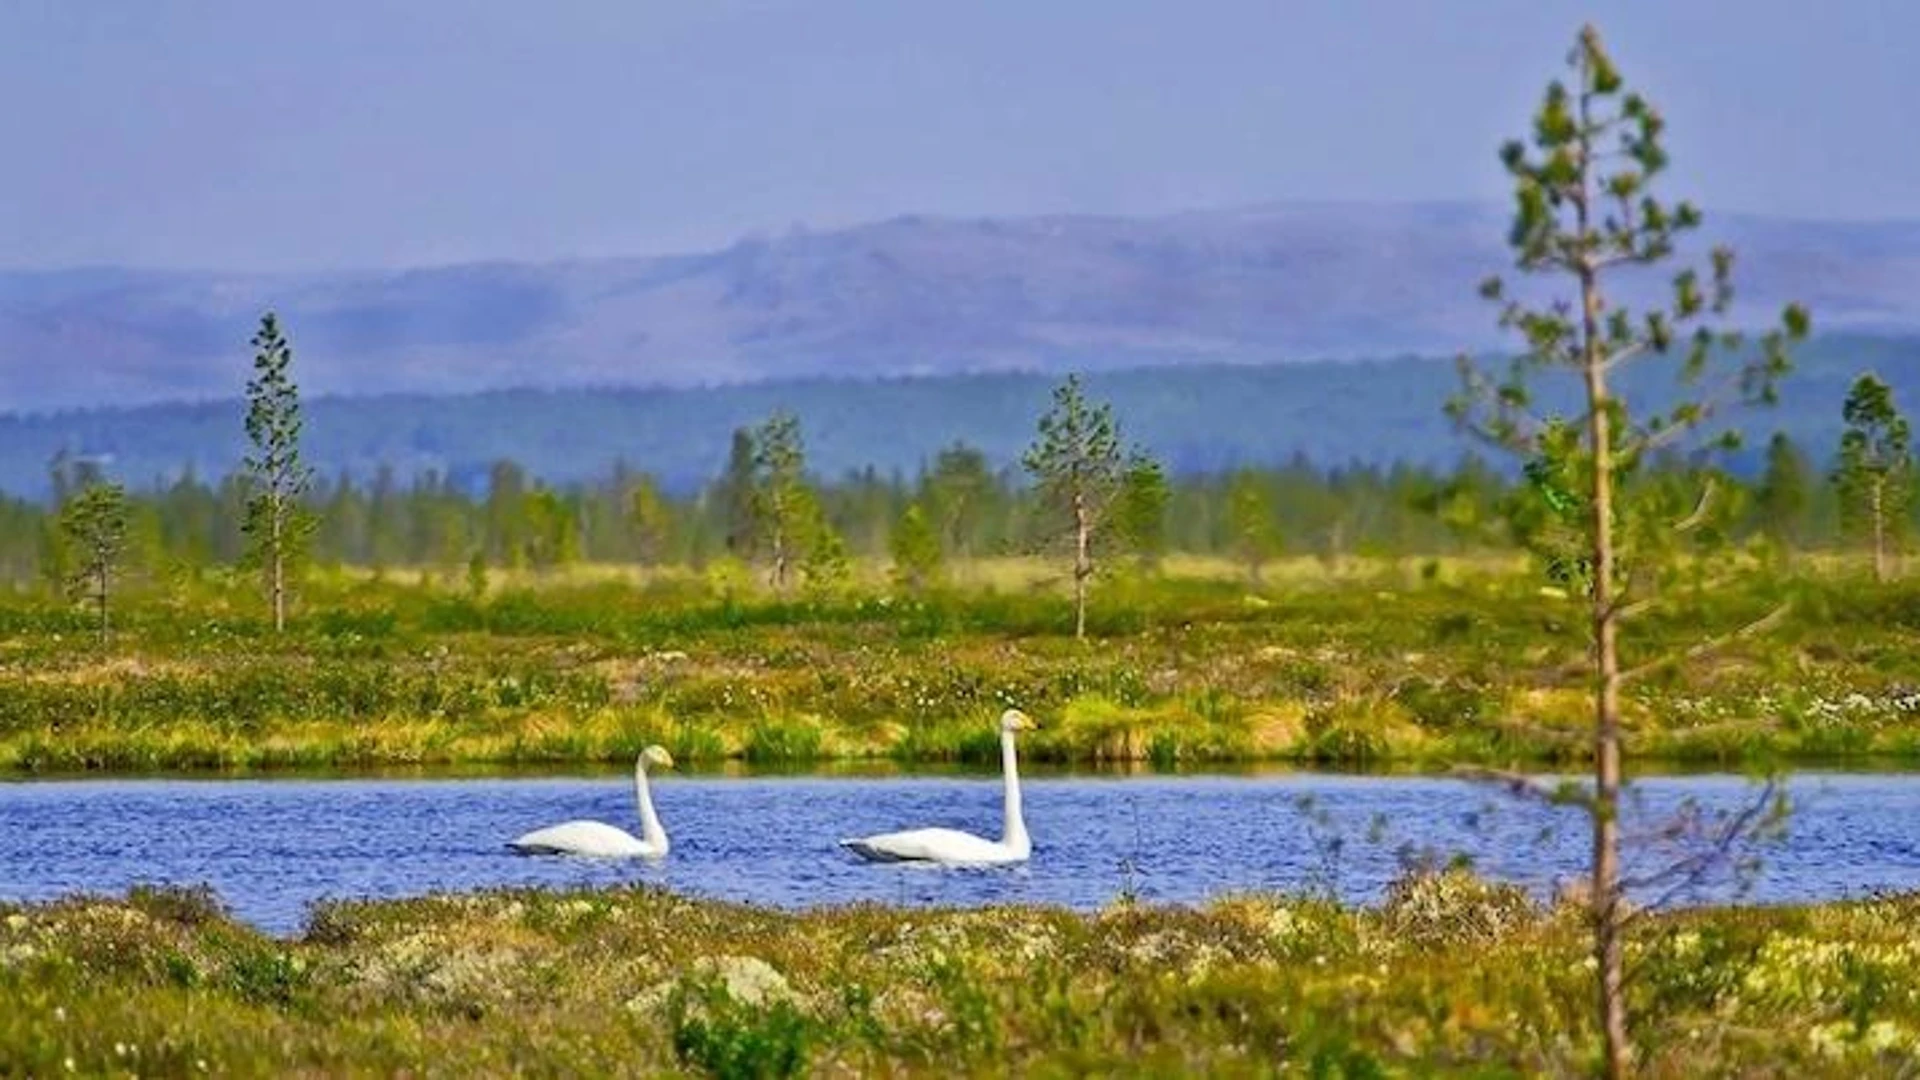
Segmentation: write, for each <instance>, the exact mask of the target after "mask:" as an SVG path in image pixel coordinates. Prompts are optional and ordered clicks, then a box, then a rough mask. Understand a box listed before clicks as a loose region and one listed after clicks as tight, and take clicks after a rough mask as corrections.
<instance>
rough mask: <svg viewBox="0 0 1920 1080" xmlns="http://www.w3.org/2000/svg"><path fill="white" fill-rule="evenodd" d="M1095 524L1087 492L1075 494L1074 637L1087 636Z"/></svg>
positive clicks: (1081, 637) (1082, 637)
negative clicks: (1092, 520)
mask: <svg viewBox="0 0 1920 1080" xmlns="http://www.w3.org/2000/svg"><path fill="white" fill-rule="evenodd" d="M1092 533H1093V524H1092V522H1091V521H1090V520H1089V517H1088V513H1087V496H1086V493H1085V492H1081V491H1076V492H1074V493H1073V540H1074V552H1073V636H1074V637H1075V638H1077V639H1085V638H1086V636H1087V579H1088V578H1089V577H1091V576H1093V559H1092V557H1091V556H1090V555H1089V554H1088V551H1087V548H1088V544H1089V542H1090V541H1091V539H1092Z"/></svg>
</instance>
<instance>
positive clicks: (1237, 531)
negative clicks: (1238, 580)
mask: <svg viewBox="0 0 1920 1080" xmlns="http://www.w3.org/2000/svg"><path fill="white" fill-rule="evenodd" d="M1278 521H1279V513H1278V512H1277V511H1276V510H1275V508H1274V503H1273V492H1272V490H1271V489H1270V488H1269V487H1268V485H1267V483H1266V481H1265V480H1264V479H1262V477H1261V476H1260V474H1259V473H1257V472H1254V471H1253V470H1252V469H1241V470H1240V471H1238V472H1236V473H1234V474H1233V478H1232V479H1231V480H1228V481H1227V533H1228V537H1229V541H1228V542H1229V543H1230V544H1231V545H1232V547H1233V553H1234V555H1235V556H1237V557H1238V558H1239V559H1240V562H1241V564H1242V565H1244V566H1245V567H1246V568H1247V580H1248V581H1249V582H1251V583H1253V584H1255V585H1258V584H1260V571H1261V568H1262V567H1264V566H1265V565H1266V564H1267V562H1268V560H1270V559H1272V558H1273V557H1274V555H1275V554H1277V553H1278V552H1279V550H1280V530H1279V525H1278Z"/></svg>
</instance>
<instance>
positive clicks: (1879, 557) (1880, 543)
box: [1873, 480, 1887, 581]
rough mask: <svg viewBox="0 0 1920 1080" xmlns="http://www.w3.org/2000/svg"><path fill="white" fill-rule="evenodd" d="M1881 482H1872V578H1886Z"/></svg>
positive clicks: (1885, 545) (1884, 517)
mask: <svg viewBox="0 0 1920 1080" xmlns="http://www.w3.org/2000/svg"><path fill="white" fill-rule="evenodd" d="M1881 487H1882V483H1881V481H1879V480H1875V481H1874V482H1873V580H1875V581H1885V580H1887V516H1886V511H1885V507H1884V505H1883V503H1882V500H1881Z"/></svg>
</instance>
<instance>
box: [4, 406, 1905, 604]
mask: <svg viewBox="0 0 1920 1080" xmlns="http://www.w3.org/2000/svg"><path fill="white" fill-rule="evenodd" d="M756 434H757V432H755V431H752V430H747V429H743V430H741V431H739V432H737V433H736V434H735V436H734V446H733V452H732V455H731V457H730V460H729V463H728V465H727V467H726V469H725V470H724V471H723V472H722V473H721V474H720V475H718V476H716V477H714V478H713V479H712V480H711V481H710V482H709V483H708V484H707V485H705V486H704V487H703V488H701V489H700V490H699V491H697V492H695V493H692V494H686V495H675V494H671V493H670V492H669V489H667V488H666V487H665V486H664V485H662V484H661V483H660V482H659V481H658V480H657V479H656V478H655V477H654V476H652V475H651V474H649V473H648V472H647V471H646V470H645V469H644V468H641V467H638V466H632V465H626V464H620V465H616V466H615V467H614V468H612V469H611V470H610V471H608V472H607V473H606V475H604V476H602V477H601V478H599V479H598V480H595V481H593V482H590V483H580V484H567V485H552V484H547V483H544V482H542V481H541V480H540V479H539V478H538V477H535V476H532V475H530V474H529V473H528V471H527V470H526V469H525V468H523V467H522V466H520V465H518V464H516V463H514V462H511V461H501V462H497V463H496V464H495V465H494V466H493V467H492V469H491V470H490V471H489V474H488V476H487V479H486V483H485V485H484V487H483V489H482V490H481V491H479V492H470V491H469V490H467V488H466V487H464V486H462V485H458V484H455V483H453V482H452V481H451V480H450V479H449V478H448V477H447V476H445V475H442V474H439V473H435V472H432V471H429V472H425V473H422V474H420V475H416V476H409V477H402V476H399V475H396V474H395V472H394V471H393V470H391V469H381V470H379V471H377V472H376V473H375V474H374V475H373V476H372V477H369V478H366V479H364V480H357V479H355V478H353V477H351V476H348V475H341V476H337V477H332V478H320V479H317V480H316V481H315V482H314V484H313V487H312V490H311V491H310V492H309V493H308V494H307V496H306V506H307V509H308V510H309V511H310V512H311V513H312V515H313V517H314V519H315V524H314V527H313V532H312V535H311V538H310V546H309V547H308V549H307V552H306V556H307V558H308V559H309V560H310V561H311V562H312V563H313V564H315V565H319V566H354V567H363V568H373V569H376V570H381V569H386V570H393V571H400V570H425V571H428V572H430V573H432V574H435V575H436V576H442V577H445V578H446V579H448V580H454V579H457V578H459V577H460V576H461V575H465V574H468V573H471V572H476V571H483V570H488V569H524V570H532V571H544V570H555V569H559V568H562V567H565V566H567V565H569V564H576V563H615V564H627V565H635V566H667V565H671V566H691V567H703V566H706V565H708V564H711V563H713V562H714V561H715V560H719V559H723V558H729V557H731V558H734V559H738V560H741V561H744V562H748V563H755V564H762V565H764V564H765V563H767V561H768V560H769V559H770V558H772V556H773V552H772V551H771V550H770V546H771V540H770V539H769V537H768V535H767V532H766V530H765V529H764V528H763V527H762V526H763V522H762V518H763V517H764V516H765V514H766V513H767V510H766V507H765V506H764V505H763V503H764V499H763V498H756V492H757V491H759V490H760V489H761V488H762V487H763V486H764V484H765V478H764V476H761V475H760V474H761V473H762V472H764V469H763V468H761V467H760V466H757V465H756V460H755V459H756V451H757V449H758V448H757V446H756ZM801 434H802V433H800V432H799V431H798V430H797V425H796V426H795V428H794V430H793V435H794V436H796V437H798V436H800V435H801ZM797 441H798V439H797V438H796V442H797ZM798 454H799V457H798V460H797V462H793V463H789V464H788V465H787V466H786V467H787V468H789V469H791V470H793V472H794V474H795V476H796V477H797V478H798V480H797V483H798V485H799V487H798V488H796V489H795V490H801V491H804V492H805V493H806V495H807V497H808V498H811V499H813V500H815V501H816V502H817V507H818V510H819V514H820V518H819V520H818V521H817V522H815V523H810V524H816V525H823V526H824V527H825V528H827V529H830V530H831V531H832V533H833V534H834V535H835V536H836V537H837V538H838V539H839V540H840V541H841V543H842V544H843V545H844V550H845V554H846V555H847V556H849V557H854V558H859V559H864V560H881V561H885V562H888V563H889V564H891V563H892V562H894V561H896V557H897V556H904V557H905V559H906V560H907V561H914V560H918V561H920V562H922V563H926V564H929V565H930V566H932V567H936V568H937V567H938V566H941V565H947V564H952V563H955V562H964V561H966V560H969V559H974V558H980V557H992V556H1005V555H1017V554H1027V553H1032V552H1036V551H1041V550H1047V549H1051V548H1052V547H1054V546H1055V545H1056V542H1057V541H1058V539H1059V536H1058V532H1059V529H1058V527H1057V526H1056V525H1055V524H1054V523H1053V522H1052V521H1051V520H1050V518H1049V516H1048V515H1047V514H1046V512H1045V507H1044V505H1043V503H1042V501H1041V499H1040V497H1039V492H1038V490H1037V489H1036V487H1035V485H1034V484H1033V483H1032V481H1031V478H1030V476H1029V475H1028V474H1027V473H1026V472H1025V471H1024V470H1019V469H1012V468H1003V469H995V468H993V467H992V466H991V465H990V463H989V461H988V459H987V457H986V455H985V454H983V453H982V452H981V451H980V450H978V449H976V448H974V447H971V446H968V445H966V444H964V443H956V444H954V445H953V446H950V447H949V448H947V449H946V450H943V451H941V452H940V453H939V454H938V455H936V456H935V458H934V459H933V460H932V461H930V462H928V463H926V465H925V466H924V467H922V468H920V469H918V470H916V471H915V472H913V473H912V474H909V475H902V474H900V473H887V474H882V473H880V472H878V471H876V470H873V469H866V470H861V471H859V472H854V473H849V474H846V475H843V476H840V477H837V478H821V477H816V476H813V475H811V474H809V473H808V472H807V471H806V469H805V451H804V444H803V443H802V444H800V445H799V447H798ZM1820 456H1821V457H1825V456H1828V455H1826V454H1822V455H1820ZM1813 460H1814V455H1812V454H1810V453H1809V452H1808V450H1807V448H1804V447H1801V446H1799V445H1797V444H1795V443H1794V442H1793V441H1792V440H1790V439H1787V438H1786V437H1784V436H1781V437H1777V438H1776V439H1775V440H1774V441H1773V442H1772V444H1771V445H1769V446H1768V447H1767V454H1766V467H1765V469H1764V470H1763V472H1762V473H1761V474H1760V475H1759V476H1758V477H1756V478H1754V479H1753V480H1752V481H1741V480H1739V479H1738V478H1734V477H1728V476H1722V477H1720V478H1719V480H1718V483H1719V484H1720V485H1721V486H1720V489H1719V490H1720V491H1721V496H1720V498H1721V499H1722V500H1723V501H1724V502H1725V504H1726V505H1727V507H1728V510H1729V512H1730V514H1731V517H1732V524H1731V527H1730V532H1731V536H1732V538H1733V539H1734V540H1736V541H1748V540H1755V539H1771V540H1776V541H1778V542H1779V543H1780V544H1782V545H1784V546H1786V547H1789V548H1794V549H1818V548H1834V547H1837V546H1840V545H1842V544H1843V543H1846V542H1847V536H1849V535H1856V534H1854V533H1849V532H1848V531H1846V530H1843V514H1842V499H1841V492H1842V487H1841V486H1840V485H1836V484H1835V483H1832V482H1830V478H1829V477H1828V476H1827V475H1825V474H1823V473H1822V472H1820V471H1817V470H1816V469H1815V467H1814V466H1813V464H1812V461H1813ZM1666 471H1667V472H1668V473H1670V474H1673V475H1674V476H1675V478H1676V479H1690V478H1689V477H1688V476H1687V474H1688V473H1689V472H1690V471H1691V470H1690V469H1688V468H1687V467H1685V466H1682V465H1679V464H1671V465H1669V466H1668V467H1667V470H1666ZM99 472H100V469H99V467H98V466H97V465H96V464H94V463H92V462H88V461H84V460H74V459H70V458H60V459H56V461H55V462H54V463H53V464H52V467H51V473H52V484H53V492H54V495H53V505H52V506H49V505H47V504H45V503H42V502H38V501H34V500H28V499H22V498H11V497H7V498H0V580H4V581H5V582H7V583H8V584H10V585H12V586H13V587H15V588H21V587H31V586H34V585H36V584H37V583H45V584H48V585H54V584H58V583H60V582H62V581H65V580H67V579H68V577H69V576H70V575H71V574H72V572H73V571H74V569H75V566H74V556H73V553H72V552H71V551H70V550H68V548H69V547H70V545H68V544H67V543H66V542H65V541H64V540H63V536H62V532H61V529H60V526H59V518H60V515H59V512H58V509H57V508H58V507H60V506H65V505H68V504H69V503H71V502H72V501H73V500H74V499H75V498H76V497H77V496H78V495H79V494H80V493H81V492H83V491H85V490H86V489H87V488H88V487H89V486H90V485H91V484H92V483H93V481H94V480H95V479H96V478H97V477H98V475H99ZM1656 475H1659V473H1658V472H1656ZM1524 490H1525V480H1524V478H1510V477H1507V476H1504V475H1502V474H1501V473H1498V472H1496V471H1495V470H1493V469H1492V468H1491V467H1490V466H1489V465H1488V464H1486V463H1485V462H1483V461H1482V460H1480V459H1477V458H1473V457H1469V458H1467V459H1465V460H1464V461H1463V462H1462V463H1461V464H1460V465H1459V466H1458V467H1456V468H1454V469H1451V470H1438V469H1432V468H1426V467H1422V466H1417V465H1406V464H1403V465H1394V466H1389V467H1378V466H1372V465H1364V464H1355V465H1350V466H1323V465H1320V464H1317V463H1315V462H1312V461H1309V460H1306V459H1305V458H1299V457H1297V458H1295V459H1294V460H1293V461H1291V462H1288V463H1286V464H1283V465H1280V466H1276V467H1269V468H1248V469H1240V470H1236V471H1233V472H1229V473H1221V474H1213V475H1205V476H1186V477H1179V476H1175V477H1170V478H1168V480H1167V492H1166V498H1165V502H1164V507H1163V508H1162V510H1161V511H1160V512H1159V513H1158V514H1157V517H1158V520H1157V521H1148V522H1145V523H1144V524H1141V523H1135V529H1134V534H1133V535H1126V536H1115V537H1112V538H1111V539H1110V540H1109V541H1108V542H1107V543H1106V544H1105V545H1104V546H1105V548H1106V549H1107V550H1108V551H1109V552H1111V553H1114V554H1120V555H1122V556H1124V557H1127V558H1132V559H1137V560H1143V561H1147V562H1151V561H1152V560H1153V559H1155V558H1157V557H1158V556H1161V555H1164V554H1167V553H1173V552H1179V553H1191V554H1204V555H1215V556H1226V557H1231V558H1233V559H1235V560H1238V561H1240V562H1242V563H1243V564H1245V565H1246V567H1247V569H1248V571H1249V573H1257V572H1258V569H1259V566H1260V563H1262V562H1263V561H1265V560H1267V559H1270V558H1273V557H1276V556H1278V555H1281V554H1288V555H1312V556H1316V557H1319V558H1322V559H1325V560H1328V561H1330V562H1337V561H1338V560H1340V559H1342V558H1346V557H1350V556H1396V555H1420V554H1446V553H1455V552H1461V551H1464V550H1469V549H1476V548H1478V549H1485V548H1498V547H1503V546H1505V545H1506V543H1507V542H1508V539H1507V537H1506V536H1505V534H1504V533H1503V532H1502V531H1501V530H1499V529H1495V528H1491V527H1487V523H1489V522H1493V521H1495V520H1497V519H1499V518H1500V516H1501V509H1502V507H1503V505H1504V504H1506V503H1508V502H1510V501H1512V500H1513V499H1515V498H1516V497H1517V496H1519V495H1521V494H1522V493H1523V492H1524ZM246 500H247V487H246V484H245V481H244V477H242V476H240V475H238V474H236V475H233V476H228V477H223V478H218V479H211V478H204V477H199V476H196V475H194V474H193V473H192V472H191V471H188V472H186V473H185V474H184V475H182V476H181V477H180V478H179V479H177V480H176V481H174V482H172V483H171V484H168V485H166V486H164V487H159V488H155V489H149V490H143V491H131V492H129V493H128V494H127V496H126V519H127V525H126V538H125V545H126V551H125V559H124V562H125V564H126V567H127V570H128V571H129V574H130V577H131V579H132V580H134V581H136V582H137V581H139V580H140V579H151V578H156V577H165V576H168V575H175V574H180V573H192V572H194V571H196V570H199V569H202V568H207V567H213V566H220V565H233V564H236V563H239V562H240V561H241V560H242V559H243V556H244V555H245V552H246V537H245V535H244V533H243V525H244V522H245V519H246ZM1901 509H1902V511H1903V513H1902V516H1901V518H1900V520H1899V522H1897V523H1895V524H1897V525H1898V526H1900V528H1898V529H1895V530H1893V531H1894V532H1895V533H1896V534H1899V533H1901V532H1903V531H1904V530H1905V529H1908V528H1910V527H1911V526H1912V525H1913V524H1915V522H1914V521H1913V517H1912V514H1911V512H1909V511H1907V509H1906V508H1905V507H1902V508H1901ZM790 532H791V533H792V534H793V535H792V536H790V538H789V540H788V541H787V542H789V543H790V544H791V545H793V546H794V549H795V552H796V557H800V556H803V555H804V552H802V551H799V550H798V549H799V548H801V547H804V546H806V544H807V542H808V540H809V538H808V537H806V536H804V535H801V534H804V533H805V532H806V529H805V528H796V529H792V530H790ZM1857 535H1861V537H1862V539H1863V541H1864V540H1865V539H1867V537H1866V536H1865V534H1864V533H1859V534H1857ZM1895 539H1897V535H1896V537H1895ZM916 543H917V544H919V545H920V550H919V552H917V553H915V552H912V551H908V550H903V547H904V546H908V545H912V544H916Z"/></svg>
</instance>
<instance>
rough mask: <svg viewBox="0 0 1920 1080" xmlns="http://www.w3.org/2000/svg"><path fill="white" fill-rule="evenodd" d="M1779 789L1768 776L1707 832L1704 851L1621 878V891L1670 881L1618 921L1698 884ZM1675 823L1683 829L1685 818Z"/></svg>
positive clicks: (1747, 831) (1744, 834)
mask: <svg viewBox="0 0 1920 1080" xmlns="http://www.w3.org/2000/svg"><path fill="white" fill-rule="evenodd" d="M1779 788H1780V784H1779V781H1778V780H1775V779H1772V778H1769V779H1768V780H1767V782H1766V783H1765V784H1763V785H1761V788H1760V793H1759V795H1758V796H1757V797H1756V798H1755V799H1754V800H1753V801H1752V802H1751V803H1749V804H1747V805H1746V806H1744V807H1742V808H1741V810H1740V812H1739V813H1737V814H1734V815H1733V816H1732V817H1730V818H1727V819H1725V820H1724V821H1723V822H1722V823H1721V825H1720V828H1719V829H1718V830H1717V831H1716V832H1714V833H1712V834H1710V835H1709V837H1708V840H1707V845H1706V847H1705V848H1704V849H1703V850H1700V851H1696V852H1695V853H1693V854H1692V855H1688V856H1686V857H1684V858H1681V859H1678V860H1676V861H1674V862H1671V863H1668V864H1667V865H1666V866H1663V867H1661V868H1660V869H1658V870H1654V871H1652V872H1650V873H1647V874H1644V875H1641V876H1639V877H1623V878H1621V879H1620V889H1621V891H1622V892H1626V891H1629V890H1632V889H1644V888H1649V887H1652V886H1656V885H1661V884H1666V883H1670V884H1667V888H1666V889H1665V891H1663V892H1662V893H1661V894H1660V895H1659V896H1658V897H1656V898H1655V899H1654V900H1653V902H1652V903H1650V904H1646V905H1644V906H1637V907H1636V908H1635V909H1634V910H1633V911H1631V912H1629V913H1628V914H1627V915H1626V916H1625V917H1624V918H1623V919H1622V920H1621V924H1622V925H1623V926H1624V925H1626V924H1627V923H1628V922H1631V921H1632V920H1633V919H1635V918H1638V917H1640V916H1641V915H1643V914H1644V913H1646V912H1648V911H1653V910H1656V909H1658V908H1661V907H1664V906H1665V905H1666V904H1668V903H1670V902H1671V901H1672V900H1673V899H1674V898H1675V897H1677V896H1679V895H1680V894H1681V893H1683V892H1685V891H1686V890H1688V889H1690V888H1692V887H1693V886H1695V885H1697V884H1699V883H1700V880H1701V879H1702V878H1704V877H1706V875H1707V874H1708V873H1710V872H1711V871H1712V870H1713V868H1714V867H1715V866H1718V865H1720V864H1721V863H1722V862H1724V861H1725V860H1726V857H1727V853H1728V852H1729V851H1731V850H1732V849H1733V846H1734V844H1736V843H1738V842H1739V841H1740V840H1742V839H1743V838H1745V837H1748V836H1750V835H1751V834H1752V833H1753V832H1754V829H1755V825H1756V822H1757V821H1758V820H1759V818H1760V815H1761V814H1763V813H1765V812H1766V811H1767V810H1768V808H1769V807H1771V806H1772V805H1773V804H1774V802H1775V797H1776V794H1777V793H1778V791H1779ZM1676 825H1677V827H1678V829H1680V830H1682V831H1684V829H1685V828H1686V825H1685V822H1684V821H1681V822H1678V823H1676Z"/></svg>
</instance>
